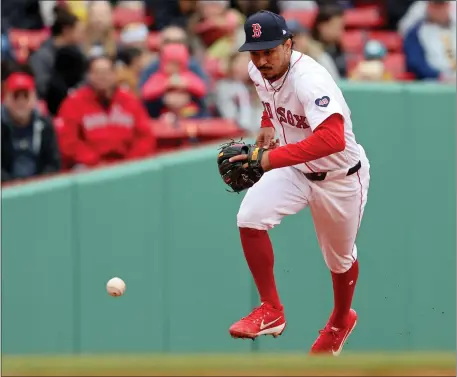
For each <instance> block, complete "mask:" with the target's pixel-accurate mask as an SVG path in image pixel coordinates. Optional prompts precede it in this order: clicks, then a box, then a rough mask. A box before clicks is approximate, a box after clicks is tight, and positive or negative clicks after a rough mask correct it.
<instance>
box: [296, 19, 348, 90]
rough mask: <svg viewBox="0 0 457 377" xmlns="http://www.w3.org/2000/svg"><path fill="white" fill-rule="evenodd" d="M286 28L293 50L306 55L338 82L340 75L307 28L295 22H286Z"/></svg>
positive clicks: (329, 57)
mask: <svg viewBox="0 0 457 377" xmlns="http://www.w3.org/2000/svg"><path fill="white" fill-rule="evenodd" d="M287 27H288V28H289V30H290V32H291V33H292V34H293V43H294V44H293V49H294V50H296V51H299V52H301V53H303V54H306V55H308V56H310V57H311V58H313V59H314V60H315V61H317V62H318V63H319V64H320V65H322V66H323V67H324V68H325V69H326V70H327V71H328V72H329V73H330V75H332V77H333V79H334V80H335V81H337V80H339V79H340V78H341V77H340V74H339V72H338V68H337V67H336V65H335V62H334V61H333V59H332V57H331V56H330V55H329V54H328V53H327V52H325V50H324V49H323V47H322V45H321V44H320V43H317V42H316V41H315V40H314V39H313V38H312V37H311V33H310V31H309V29H308V28H306V27H304V26H302V25H301V24H300V23H299V22H298V21H296V20H289V21H287Z"/></svg>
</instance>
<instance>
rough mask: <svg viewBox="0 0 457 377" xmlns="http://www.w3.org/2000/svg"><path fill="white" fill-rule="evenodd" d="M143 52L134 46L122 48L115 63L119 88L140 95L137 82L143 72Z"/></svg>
mask: <svg viewBox="0 0 457 377" xmlns="http://www.w3.org/2000/svg"><path fill="white" fill-rule="evenodd" d="M143 54H144V52H143V51H142V50H141V49H139V48H138V47H135V46H130V47H124V48H122V49H121V50H120V51H119V53H118V55H117V61H116V77H117V83H118V85H119V86H120V87H121V88H127V89H129V90H131V91H133V92H135V93H136V94H137V95H140V91H139V88H138V82H139V79H140V74H141V71H142V70H143V67H144V63H143Z"/></svg>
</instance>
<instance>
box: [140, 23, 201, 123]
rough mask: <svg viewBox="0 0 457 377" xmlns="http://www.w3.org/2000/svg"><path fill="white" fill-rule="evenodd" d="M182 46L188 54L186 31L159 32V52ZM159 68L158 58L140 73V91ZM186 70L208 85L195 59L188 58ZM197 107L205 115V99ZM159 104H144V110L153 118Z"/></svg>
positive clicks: (167, 28)
mask: <svg viewBox="0 0 457 377" xmlns="http://www.w3.org/2000/svg"><path fill="white" fill-rule="evenodd" d="M176 43H178V44H182V45H183V46H185V47H186V48H187V49H188V50H189V52H190V49H189V40H188V37H187V34H186V31H185V30H184V29H182V28H180V27H178V26H168V27H166V28H165V29H163V30H162V32H161V46H160V50H161V51H162V50H163V48H164V47H165V46H167V45H168V44H176ZM159 67H160V58H159V59H156V60H155V61H153V62H152V63H151V64H150V65H149V66H148V67H146V69H145V70H144V71H143V72H142V73H141V76H140V83H139V85H140V89H141V88H142V87H143V85H144V84H145V83H146V81H147V80H148V79H149V77H151V76H152V75H153V74H155V73H156V72H157V71H158V70H159ZM187 68H188V69H189V71H191V72H193V73H195V74H196V75H197V76H198V77H200V78H201V79H202V80H203V81H205V83H206V84H207V85H208V84H209V78H208V76H207V75H206V73H205V72H204V71H203V69H202V67H201V65H200V63H199V62H198V61H197V59H195V58H194V57H193V56H190V58H189V63H188V66H187ZM197 103H198V105H199V107H200V108H201V109H202V113H203V114H206V113H207V111H208V110H207V105H206V98H202V99H201V100H198V101H197ZM160 107H161V104H160V103H159V102H157V101H155V102H149V103H146V108H147V109H148V112H149V115H151V116H153V114H158V113H160Z"/></svg>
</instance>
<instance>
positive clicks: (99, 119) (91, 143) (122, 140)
mask: <svg viewBox="0 0 457 377" xmlns="http://www.w3.org/2000/svg"><path fill="white" fill-rule="evenodd" d="M87 81H88V84H87V85H85V86H83V87H81V88H79V89H77V90H75V91H74V92H73V93H71V94H70V96H69V97H67V98H66V99H65V100H64V102H63V103H62V106H61V108H60V110H59V113H58V116H57V118H56V127H57V130H58V136H59V141H60V146H61V151H62V156H63V158H64V162H65V166H66V167H89V166H95V165H99V164H105V163H110V162H114V161H120V160H129V159H135V158H140V157H144V156H148V155H151V154H153V153H154V151H155V138H154V136H153V134H152V130H151V127H150V125H149V118H148V116H147V114H146V112H145V110H144V108H143V106H142V104H141V102H140V100H139V99H138V98H137V97H136V96H135V95H134V94H133V93H132V92H130V91H126V90H125V89H120V88H119V87H118V86H117V85H116V74H115V70H114V62H113V61H112V60H111V58H110V57H108V56H96V57H93V58H91V59H90V60H89V62H88V75H87Z"/></svg>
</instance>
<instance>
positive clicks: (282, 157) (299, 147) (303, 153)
mask: <svg viewBox="0 0 457 377" xmlns="http://www.w3.org/2000/svg"><path fill="white" fill-rule="evenodd" d="M264 123H266V121H265V122H264V119H263V117H262V127H266V125H265V126H264V125H263V124H264ZM345 147H346V141H345V138H344V118H343V116H342V115H341V114H332V115H330V116H329V117H328V118H327V119H325V120H324V121H323V122H322V123H321V124H320V125H319V126H317V127H316V129H315V130H314V132H313V134H312V135H311V136H309V137H307V138H306V139H304V140H302V141H300V142H298V143H295V144H287V145H284V146H282V147H278V148H276V149H274V150H272V151H271V152H270V153H269V154H268V157H269V160H270V165H271V167H272V169H277V168H282V167H285V166H292V165H297V164H302V163H304V162H309V161H313V160H317V159H319V158H322V157H326V156H329V155H331V154H333V153H337V152H341V151H343V150H344V148H345Z"/></svg>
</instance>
